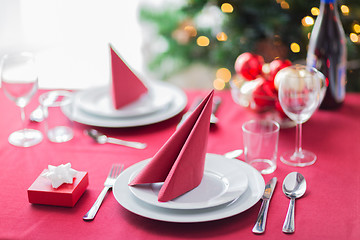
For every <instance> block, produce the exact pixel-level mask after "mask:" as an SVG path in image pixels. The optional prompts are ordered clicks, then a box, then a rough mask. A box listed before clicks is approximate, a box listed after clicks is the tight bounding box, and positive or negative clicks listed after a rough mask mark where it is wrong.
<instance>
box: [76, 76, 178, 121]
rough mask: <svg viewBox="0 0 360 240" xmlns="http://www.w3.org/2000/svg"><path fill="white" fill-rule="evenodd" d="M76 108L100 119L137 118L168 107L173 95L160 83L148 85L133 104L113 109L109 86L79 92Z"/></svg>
mask: <svg viewBox="0 0 360 240" xmlns="http://www.w3.org/2000/svg"><path fill="white" fill-rule="evenodd" d="M76 98H77V99H76V100H77V107H78V108H79V109H81V110H83V111H85V112H87V113H89V114H94V115H96V116H100V117H112V118H121V117H137V116H141V115H146V114H151V113H154V112H156V111H159V110H161V109H164V108H166V107H167V106H169V105H170V103H171V102H172V100H173V94H172V92H171V91H168V86H167V85H164V84H162V83H155V82H153V83H152V84H150V85H149V88H148V92H147V93H146V94H143V95H142V96H141V97H140V98H139V99H138V100H136V101H135V102H133V103H131V104H129V105H127V106H124V107H123V108H120V109H115V108H114V106H113V101H112V95H111V89H110V87H109V86H103V87H96V88H95V87H94V88H89V89H86V90H83V91H80V92H79V93H78V94H77V95H76Z"/></svg>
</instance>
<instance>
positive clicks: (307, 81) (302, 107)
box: [275, 64, 326, 167]
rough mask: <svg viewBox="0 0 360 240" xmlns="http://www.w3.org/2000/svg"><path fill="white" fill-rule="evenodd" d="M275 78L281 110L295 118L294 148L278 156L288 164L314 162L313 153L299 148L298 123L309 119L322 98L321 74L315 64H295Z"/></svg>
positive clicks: (300, 145)
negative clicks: (314, 66) (309, 65)
mask: <svg viewBox="0 0 360 240" xmlns="http://www.w3.org/2000/svg"><path fill="white" fill-rule="evenodd" d="M275 78H276V79H275V81H278V82H279V83H280V84H279V89H278V94H279V102H280V105H281V107H282V109H283V110H284V112H285V114H286V115H287V116H288V117H289V118H290V119H292V120H293V121H295V122H296V147H295V152H293V151H289V152H285V153H283V154H282V155H281V156H280V160H281V161H282V162H284V163H285V164H288V165H291V166H300V167H303V166H308V165H311V164H314V163H315V161H316V155H315V154H314V153H312V152H310V151H306V150H303V149H302V135H301V134H302V124H303V123H304V122H306V121H307V120H309V118H310V117H311V116H312V114H313V113H314V112H315V110H316V109H317V108H318V107H319V105H320V103H321V101H322V99H323V98H324V95H325V91H326V82H325V77H324V75H323V74H322V73H321V72H319V71H318V70H316V69H315V68H312V67H307V66H303V65H298V64H297V65H294V66H290V67H287V68H284V69H282V70H280V71H279V72H278V74H277V75H276V77H275Z"/></svg>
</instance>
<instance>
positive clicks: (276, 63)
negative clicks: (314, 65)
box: [269, 59, 292, 88]
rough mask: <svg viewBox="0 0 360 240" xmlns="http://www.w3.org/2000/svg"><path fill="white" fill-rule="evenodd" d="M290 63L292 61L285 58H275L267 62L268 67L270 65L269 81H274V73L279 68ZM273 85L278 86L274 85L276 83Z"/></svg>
mask: <svg viewBox="0 0 360 240" xmlns="http://www.w3.org/2000/svg"><path fill="white" fill-rule="evenodd" d="M291 65H292V63H291V61H290V60H288V59H286V60H280V59H276V60H274V61H272V62H271V63H270V64H269V67H270V74H269V81H271V82H273V83H274V79H275V76H276V74H277V73H278V72H279V71H280V70H281V69H283V68H286V67H289V66H291ZM274 87H275V88H277V87H278V86H276V84H275V83H274Z"/></svg>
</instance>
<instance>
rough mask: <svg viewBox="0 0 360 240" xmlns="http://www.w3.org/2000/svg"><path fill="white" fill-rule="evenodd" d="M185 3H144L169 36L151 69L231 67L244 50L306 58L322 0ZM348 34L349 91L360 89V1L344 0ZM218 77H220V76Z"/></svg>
mask: <svg viewBox="0 0 360 240" xmlns="http://www.w3.org/2000/svg"><path fill="white" fill-rule="evenodd" d="M184 2H185V4H184V5H183V6H182V7H180V8H179V9H174V8H172V7H169V8H166V6H164V7H163V8H162V10H161V11H154V10H153V9H151V8H146V7H144V8H142V10H141V14H140V16H141V19H142V20H143V21H146V22H151V23H153V24H154V25H155V26H156V28H157V31H158V32H157V34H158V35H159V36H160V37H161V38H162V40H163V41H164V40H165V42H166V49H165V51H163V52H161V53H160V54H156V55H155V56H153V58H152V59H151V61H150V62H149V65H148V67H149V69H150V70H151V71H153V72H156V73H157V74H159V75H160V77H161V78H164V79H166V78H167V77H169V76H171V75H172V74H176V73H177V72H178V71H180V70H182V69H184V68H186V67H187V66H189V65H191V64H194V63H202V64H205V65H208V66H211V67H214V68H227V69H229V70H230V71H231V72H232V73H234V62H235V60H236V58H237V56H238V55H239V54H241V53H243V52H253V53H256V54H259V55H262V56H263V57H264V59H265V61H266V62H271V61H272V60H273V59H275V58H281V59H289V60H291V61H293V62H297V61H299V62H304V61H305V59H306V54H307V46H308V43H309V35H310V33H311V30H312V27H313V21H314V20H315V19H316V16H317V14H318V12H319V9H318V7H319V4H320V1H315V2H311V1H301V0H269V1H264V0H241V1H239V0H228V1H224V0H218V1H216V0H208V1H206V0H187V1H184ZM338 6H339V13H340V18H341V21H342V24H343V27H344V30H345V33H346V36H347V39H348V44H347V45H348V61H349V64H348V85H347V90H348V91H360V79H359V77H360V70H359V69H360V66H359V63H358V59H359V58H360V35H359V34H360V25H359V24H360V23H359V22H360V19H359V16H360V4H359V3H358V1H357V0H338ZM214 78H215V77H214Z"/></svg>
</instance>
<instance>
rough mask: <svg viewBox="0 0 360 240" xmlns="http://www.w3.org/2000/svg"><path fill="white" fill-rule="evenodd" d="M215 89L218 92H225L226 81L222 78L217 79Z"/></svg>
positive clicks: (214, 83)
mask: <svg viewBox="0 0 360 240" xmlns="http://www.w3.org/2000/svg"><path fill="white" fill-rule="evenodd" d="M213 87H214V88H215V89H216V90H223V89H224V88H225V81H224V80H222V79H220V78H217V79H215V80H214V82H213Z"/></svg>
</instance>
